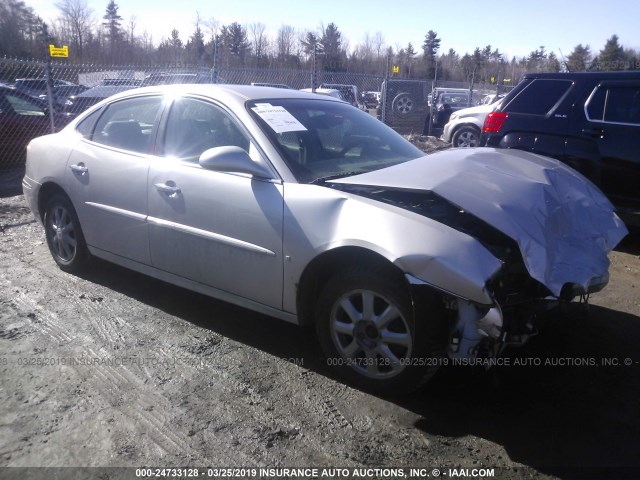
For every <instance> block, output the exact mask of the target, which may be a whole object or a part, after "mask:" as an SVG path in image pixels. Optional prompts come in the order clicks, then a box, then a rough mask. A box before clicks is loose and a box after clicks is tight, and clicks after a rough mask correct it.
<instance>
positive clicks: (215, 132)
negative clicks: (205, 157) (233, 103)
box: [164, 98, 249, 163]
mask: <svg viewBox="0 0 640 480" xmlns="http://www.w3.org/2000/svg"><path fill="white" fill-rule="evenodd" d="M225 146H237V147H240V148H242V149H244V150H247V151H249V140H248V139H247V137H246V136H245V135H244V134H243V133H242V132H241V130H240V129H239V128H238V127H237V125H236V124H235V122H234V121H233V120H232V119H231V118H230V117H229V115H228V114H227V113H226V112H225V111H224V110H222V109H221V108H219V107H217V106H216V105H213V104H211V103H209V102H205V101H203V100H198V99H195V98H182V99H179V100H176V101H175V102H174V104H173V106H172V107H171V111H170V112H169V118H168V120H167V126H166V133H165V138H164V155H165V156H166V157H175V158H179V159H181V160H185V161H188V162H194V163H196V162H198V159H199V158H200V155H201V154H202V153H203V152H204V151H205V150H208V149H210V148H214V147H225Z"/></svg>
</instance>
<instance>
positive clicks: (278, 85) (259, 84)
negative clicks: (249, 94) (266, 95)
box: [251, 82, 291, 88]
mask: <svg viewBox="0 0 640 480" xmlns="http://www.w3.org/2000/svg"><path fill="white" fill-rule="evenodd" d="M251 85H253V86H254V87H273V88H291V87H290V86H289V85H285V84H284V83H269V82H251Z"/></svg>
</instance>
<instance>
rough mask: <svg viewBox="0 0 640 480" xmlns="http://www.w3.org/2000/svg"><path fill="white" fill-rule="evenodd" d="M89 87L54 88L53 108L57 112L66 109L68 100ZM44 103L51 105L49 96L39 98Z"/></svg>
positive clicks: (67, 86)
mask: <svg viewBox="0 0 640 480" xmlns="http://www.w3.org/2000/svg"><path fill="white" fill-rule="evenodd" d="M88 88H89V87H85V86H84V85H59V86H57V87H54V88H53V108H54V109H56V110H62V109H63V108H64V105H65V103H66V102H67V99H68V98H69V97H71V96H73V95H78V94H79V93H82V92H84V91H85V90H87V89H88ZM38 98H39V99H40V100H42V101H43V102H46V103H47V104H48V103H49V96H48V95H47V94H46V93H45V94H43V95H40V96H38Z"/></svg>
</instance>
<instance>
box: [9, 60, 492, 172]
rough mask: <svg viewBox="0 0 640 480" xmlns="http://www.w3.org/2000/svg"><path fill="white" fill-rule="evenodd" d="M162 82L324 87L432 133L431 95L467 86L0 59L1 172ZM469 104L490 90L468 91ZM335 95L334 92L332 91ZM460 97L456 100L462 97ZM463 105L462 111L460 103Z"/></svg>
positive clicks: (306, 73)
mask: <svg viewBox="0 0 640 480" xmlns="http://www.w3.org/2000/svg"><path fill="white" fill-rule="evenodd" d="M165 83H228V84H261V85H277V86H280V87H287V88H293V89H305V88H309V89H312V88H316V87H318V88H330V89H334V90H338V92H339V94H340V95H341V96H342V98H343V99H344V100H346V101H349V102H350V103H353V104H354V105H357V106H359V107H360V108H362V109H364V110H368V111H369V112H370V113H371V114H372V115H376V116H377V117H378V118H379V119H380V120H382V121H384V122H385V123H387V124H388V125H390V126H391V127H392V128H394V129H396V130H398V131H399V132H401V133H418V134H423V133H431V134H436V135H438V134H439V131H438V130H437V129H432V130H431V131H430V126H431V127H433V125H430V123H432V122H431V121H430V119H432V112H433V111H434V110H433V107H432V106H431V104H432V103H433V102H435V101H436V96H435V95H434V94H433V92H436V91H440V90H442V91H444V89H445V87H446V88H448V89H451V88H458V89H466V91H469V89H470V88H471V86H470V85H468V84H464V83H460V84H455V85H454V82H437V83H435V82H432V81H416V80H398V79H395V78H385V77H383V76H379V75H366V74H360V73H356V72H326V71H312V70H279V69H248V68H242V69H240V68H213V69H212V68H206V67H202V68H198V67H188V68H185V67H182V66H172V65H168V66H158V65H148V66H145V65H135V66H113V65H77V64H68V63H66V62H59V61H57V62H50V63H49V62H42V61H27V60H16V59H8V58H0V171H2V172H4V173H3V175H6V174H7V170H8V169H15V168H20V167H23V166H24V160H25V153H26V145H27V143H28V142H29V140H31V139H32V138H34V137H36V136H39V135H44V134H47V133H50V132H53V131H57V130H59V129H60V128H62V127H63V126H64V125H65V124H66V123H68V122H69V121H70V119H71V118H73V117H74V116H76V115H77V114H79V113H81V112H82V111H84V110H85V109H87V108H88V107H90V106H91V105H94V104H95V103H97V102H99V101H100V100H102V99H104V98H107V97H109V96H111V95H114V94H116V93H119V92H121V91H124V90H127V89H131V88H136V87H140V86H146V85H158V84H165ZM472 90H473V95H471V96H470V97H469V100H468V105H472V104H475V103H476V102H477V101H478V100H479V99H480V98H481V96H482V94H485V93H496V87H495V86H489V85H478V86H474V87H472ZM334 93H335V92H334ZM462 97H463V96H461V97H460V98H462ZM465 106H466V105H465Z"/></svg>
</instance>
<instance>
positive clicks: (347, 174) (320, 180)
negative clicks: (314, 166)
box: [309, 172, 366, 185]
mask: <svg viewBox="0 0 640 480" xmlns="http://www.w3.org/2000/svg"><path fill="white" fill-rule="evenodd" d="M361 173H366V172H342V173H334V174H332V175H326V176H324V177H318V178H316V179H315V180H312V181H310V182H309V183H310V184H312V185H319V184H323V183H326V182H328V181H330V180H336V179H338V178H342V177H350V176H351V175H360V174H361Z"/></svg>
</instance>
